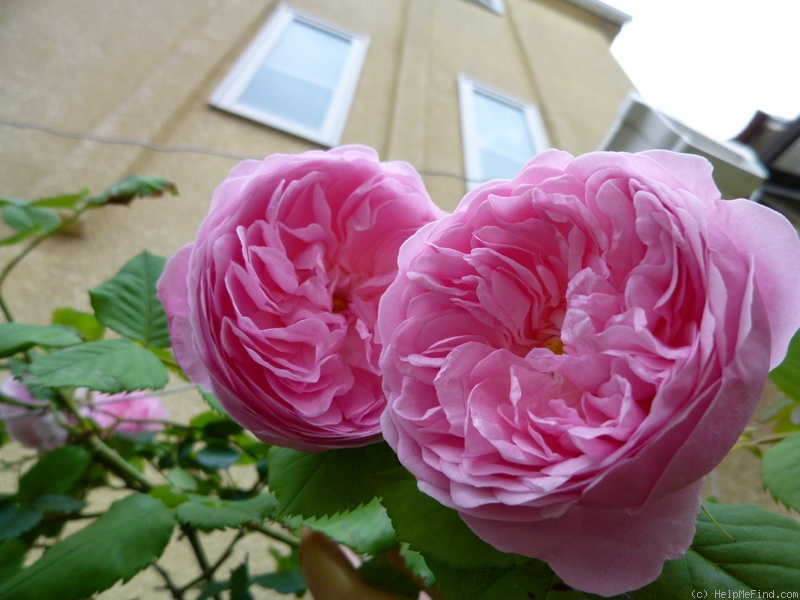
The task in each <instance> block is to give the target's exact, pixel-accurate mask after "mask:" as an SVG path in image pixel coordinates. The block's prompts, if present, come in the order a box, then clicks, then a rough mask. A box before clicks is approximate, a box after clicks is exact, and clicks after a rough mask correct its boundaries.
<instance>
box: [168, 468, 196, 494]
mask: <svg viewBox="0 0 800 600" xmlns="http://www.w3.org/2000/svg"><path fill="white" fill-rule="evenodd" d="M167 481H169V482H170V483H171V484H172V485H174V486H175V487H176V488H178V489H179V490H182V491H185V492H194V491H195V490H197V478H196V477H195V476H194V475H192V474H191V473H190V472H189V471H187V470H186V469H182V468H180V467H174V468H172V469H170V470H169V471H167Z"/></svg>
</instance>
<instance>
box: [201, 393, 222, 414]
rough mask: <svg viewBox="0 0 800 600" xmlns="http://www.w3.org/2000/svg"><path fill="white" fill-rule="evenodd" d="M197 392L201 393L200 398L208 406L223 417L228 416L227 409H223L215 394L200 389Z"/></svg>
mask: <svg viewBox="0 0 800 600" xmlns="http://www.w3.org/2000/svg"><path fill="white" fill-rule="evenodd" d="M197 391H198V392H200V397H201V398H202V399H203V400H205V401H206V404H208V405H209V406H210V407H211V408H212V409H213V410H214V411H215V412H217V413H219V414H221V415H227V414H228V413H227V412H226V411H225V409H224V408H222V404H220V403H219V400H217V397H216V396H215V395H214V394H212V393H211V392H207V391H205V390H204V389H202V388H199V387H198V388H197Z"/></svg>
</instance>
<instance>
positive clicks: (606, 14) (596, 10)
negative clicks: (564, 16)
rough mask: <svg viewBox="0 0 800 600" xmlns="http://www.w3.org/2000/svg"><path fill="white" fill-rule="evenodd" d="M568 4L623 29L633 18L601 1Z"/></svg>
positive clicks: (569, 0)
mask: <svg viewBox="0 0 800 600" xmlns="http://www.w3.org/2000/svg"><path fill="white" fill-rule="evenodd" d="M567 2H569V3H571V4H574V5H575V6H579V7H580V8H583V9H584V10H588V11H589V12H590V13H593V14H595V15H597V16H598V17H600V18H602V19H605V20H606V21H609V22H610V23H613V24H614V25H616V26H617V27H622V26H623V25H625V23H627V22H628V21H630V20H631V16H630V15H629V14H628V13H626V12H623V11H621V10H619V9H616V8H614V7H613V6H609V5H608V4H605V3H604V2H600V0H567Z"/></svg>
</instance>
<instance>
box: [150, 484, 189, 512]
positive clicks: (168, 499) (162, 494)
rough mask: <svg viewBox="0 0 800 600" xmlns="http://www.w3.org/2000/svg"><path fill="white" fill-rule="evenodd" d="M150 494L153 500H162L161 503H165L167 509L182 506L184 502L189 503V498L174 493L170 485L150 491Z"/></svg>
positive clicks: (160, 486) (159, 486)
mask: <svg viewBox="0 0 800 600" xmlns="http://www.w3.org/2000/svg"><path fill="white" fill-rule="evenodd" d="M149 494H150V495H151V496H152V497H153V498H158V499H159V500H161V502H163V503H164V506H166V507H167V508H175V507H176V506H180V505H181V504H183V503H184V502H188V501H189V496H187V495H186V494H182V493H176V492H174V491H173V490H172V488H171V487H170V486H168V485H157V486H156V487H154V488H153V489H152V490H150V492H149Z"/></svg>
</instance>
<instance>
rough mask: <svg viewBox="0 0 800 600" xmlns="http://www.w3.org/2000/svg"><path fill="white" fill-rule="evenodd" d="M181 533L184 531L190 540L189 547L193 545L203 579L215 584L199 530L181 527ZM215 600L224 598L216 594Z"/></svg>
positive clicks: (188, 526) (185, 526)
mask: <svg viewBox="0 0 800 600" xmlns="http://www.w3.org/2000/svg"><path fill="white" fill-rule="evenodd" d="M181 531H183V534H184V535H185V536H186V539H187V540H189V545H191V547H192V550H193V551H194V556H195V558H196V559H197V564H198V565H199V566H200V572H201V573H202V574H203V577H202V578H203V579H205V580H206V581H207V582H208V583H213V582H214V569H212V568H211V565H210V564H209V562H208V558H207V557H206V552H205V550H204V549H203V545H202V544H201V543H200V538H199V537H198V535H197V530H196V529H195V528H194V527H192V526H190V525H181ZM214 598H215V599H216V600H222V597H221V596H220V595H219V594H214Z"/></svg>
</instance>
